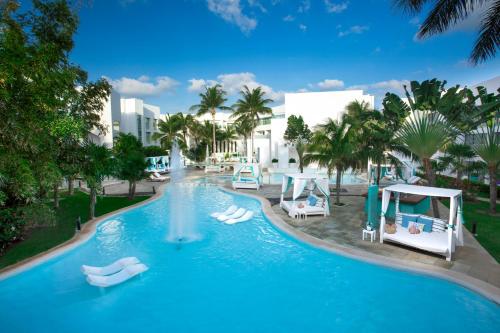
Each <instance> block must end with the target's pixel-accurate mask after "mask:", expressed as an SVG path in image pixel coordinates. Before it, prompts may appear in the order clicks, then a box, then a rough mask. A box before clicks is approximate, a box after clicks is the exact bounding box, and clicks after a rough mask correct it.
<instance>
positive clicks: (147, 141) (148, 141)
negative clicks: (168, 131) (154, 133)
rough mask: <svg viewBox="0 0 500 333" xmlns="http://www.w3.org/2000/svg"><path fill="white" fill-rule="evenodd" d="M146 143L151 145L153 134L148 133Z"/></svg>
mask: <svg viewBox="0 0 500 333" xmlns="http://www.w3.org/2000/svg"><path fill="white" fill-rule="evenodd" d="M146 143H151V133H150V132H146Z"/></svg>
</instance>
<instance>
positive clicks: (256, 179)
mask: <svg viewBox="0 0 500 333" xmlns="http://www.w3.org/2000/svg"><path fill="white" fill-rule="evenodd" d="M261 184H262V172H261V170H260V164H258V163H244V164H238V165H236V166H235V167H234V173H233V178H232V185H233V189H237V188H247V189H255V190H258V189H259V188H260V186H261Z"/></svg>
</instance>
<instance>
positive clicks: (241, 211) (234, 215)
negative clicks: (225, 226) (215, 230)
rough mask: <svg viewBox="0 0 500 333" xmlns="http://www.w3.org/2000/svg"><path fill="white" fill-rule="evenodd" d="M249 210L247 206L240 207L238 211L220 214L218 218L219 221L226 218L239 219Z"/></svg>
mask: <svg viewBox="0 0 500 333" xmlns="http://www.w3.org/2000/svg"><path fill="white" fill-rule="evenodd" d="M246 211H247V210H246V209H245V208H239V209H238V210H237V211H235V212H234V213H232V214H230V215H220V216H219V217H218V218H217V220H219V221H221V222H222V221H226V220H229V219H238V218H240V217H242V216H243V214H245V212H246Z"/></svg>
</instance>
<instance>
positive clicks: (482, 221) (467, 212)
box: [443, 200, 500, 262]
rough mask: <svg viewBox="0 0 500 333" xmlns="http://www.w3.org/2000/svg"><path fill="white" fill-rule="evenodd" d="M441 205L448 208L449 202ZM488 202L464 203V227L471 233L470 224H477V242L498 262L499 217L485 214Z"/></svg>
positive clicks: (499, 206) (499, 246)
mask: <svg viewBox="0 0 500 333" xmlns="http://www.w3.org/2000/svg"><path fill="white" fill-rule="evenodd" d="M443 203H444V204H445V205H446V206H447V207H449V201H445V200H443ZM489 207H490V206H489V203H488V202H482V201H477V202H471V201H465V202H464V219H465V227H466V228H467V229H468V230H469V231H471V230H472V222H473V221H476V222H477V237H476V239H477V240H478V242H479V243H480V244H481V245H482V246H483V247H484V248H485V249H486V250H487V251H488V252H489V253H490V254H491V255H492V256H493V258H495V259H496V261H497V262H500V217H498V216H496V217H495V216H490V215H488V214H487V212H488V209H489ZM497 212H500V204H497Z"/></svg>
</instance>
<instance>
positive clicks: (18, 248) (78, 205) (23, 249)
mask: <svg viewBox="0 0 500 333" xmlns="http://www.w3.org/2000/svg"><path fill="white" fill-rule="evenodd" d="M147 198H149V197H148V196H139V197H135V199H134V200H128V199H127V198H124V197H100V198H98V199H97V204H96V208H95V214H96V216H101V215H104V214H106V213H109V212H112V211H115V210H117V209H120V208H123V207H126V206H130V205H133V204H135V203H137V202H140V201H143V200H146V199H147ZM61 199H62V200H61V201H60V207H59V209H58V210H57V211H56V220H57V222H56V226H55V227H45V228H37V229H33V230H31V231H30V234H29V235H28V236H27V237H26V239H25V240H24V241H22V242H20V243H17V244H15V245H14V246H12V247H11V248H10V249H8V250H7V252H6V253H5V254H4V255H3V256H2V257H0V268H3V267H5V266H8V265H12V264H14V263H16V262H18V261H21V260H23V259H26V258H29V257H31V256H34V255H36V254H38V253H40V252H43V251H46V250H48V249H50V248H52V247H54V246H56V245H58V244H61V243H63V242H65V241H67V240H68V239H70V238H71V237H73V235H74V234H75V221H76V219H77V217H78V216H81V218H82V223H83V222H86V221H88V219H89V215H88V205H89V196H88V195H87V194H86V193H84V192H80V191H75V194H74V195H73V196H67V195H66V194H62V195H61Z"/></svg>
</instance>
